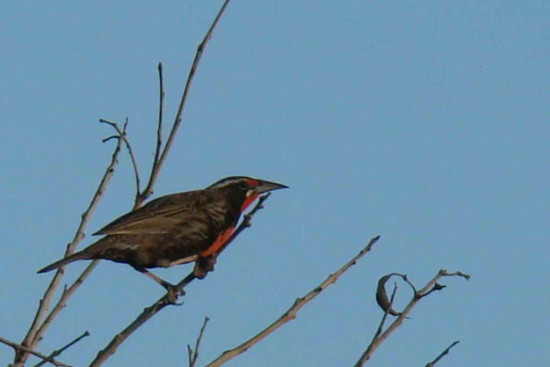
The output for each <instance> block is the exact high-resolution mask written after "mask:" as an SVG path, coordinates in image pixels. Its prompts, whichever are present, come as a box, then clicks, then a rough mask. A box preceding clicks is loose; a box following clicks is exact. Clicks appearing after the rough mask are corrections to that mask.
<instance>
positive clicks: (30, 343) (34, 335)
mask: <svg viewBox="0 0 550 367" xmlns="http://www.w3.org/2000/svg"><path fill="white" fill-rule="evenodd" d="M121 145H122V140H121V139H118V141H117V145H116V147H115V150H114V151H113V154H112V156H111V162H110V163H109V164H108V166H107V168H106V170H105V173H104V174H103V177H102V178H101V180H100V182H99V184H98V187H97V189H96V192H95V193H94V196H93V197H92V200H91V202H90V204H89V205H88V208H87V209H86V210H85V211H84V213H82V216H81V220H80V224H79V225H78V228H77V230H76V233H75V235H74V237H73V240H72V241H71V242H70V243H69V244H68V245H67V249H66V251H65V257H67V256H69V255H71V254H73V253H74V251H75V249H76V246H77V245H78V244H79V243H80V241H82V239H83V238H84V230H85V228H86V226H87V225H88V222H89V220H90V218H91V217H92V214H93V213H94V211H95V208H96V207H97V205H98V203H99V201H100V200H101V198H102V197H103V193H104V192H105V189H106V188H107V185H108V184H109V181H110V180H111V177H112V176H113V173H114V170H115V166H116V165H117V163H118V155H119V154H120V148H121ZM63 273H64V267H61V268H59V269H58V270H57V272H56V273H55V275H54V277H53V279H52V280H51V282H50V284H49V285H48V287H47V288H46V291H45V292H44V295H43V296H42V298H41V299H40V302H39V306H38V309H37V310H36V314H35V316H34V319H33V322H32V323H31V326H30V327H29V330H28V331H27V335H25V338H24V339H23V341H22V342H21V345H23V346H26V347H29V349H31V350H32V349H34V348H35V347H36V345H37V344H38V342H39V341H40V339H41V338H42V335H43V333H44V332H45V330H46V329H47V327H48V325H49V323H50V322H51V318H49V320H48V323H46V322H43V321H42V320H43V318H44V316H45V314H46V312H47V311H48V309H49V306H50V302H51V300H52V298H53V296H54V294H55V291H56V290H57V287H58V286H59V284H60V282H61V279H62V277H63ZM20 350H21V351H22V352H16V353H15V357H14V364H15V365H16V366H17V365H21V366H22V365H23V364H25V361H26V360H27V358H28V356H29V354H28V353H27V352H26V351H25V350H23V349H20Z"/></svg>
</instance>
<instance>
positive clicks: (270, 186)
mask: <svg viewBox="0 0 550 367" xmlns="http://www.w3.org/2000/svg"><path fill="white" fill-rule="evenodd" d="M279 189H288V186H286V185H283V184H279V183H275V182H269V181H263V180H262V181H260V184H259V185H258V186H256V187H255V188H254V191H256V192H257V193H258V194H263V193H264V192H268V191H273V190H279Z"/></svg>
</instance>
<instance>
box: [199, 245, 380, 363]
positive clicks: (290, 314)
mask: <svg viewBox="0 0 550 367" xmlns="http://www.w3.org/2000/svg"><path fill="white" fill-rule="evenodd" d="M379 238H380V236H376V237H374V238H373V239H371V240H370V241H369V243H368V244H367V245H366V246H365V247H364V248H363V249H362V250H361V251H360V252H359V253H358V254H357V255H355V256H354V257H353V258H352V259H351V260H349V261H348V262H347V263H345V264H344V265H343V266H342V267H341V268H340V269H338V270H337V271H336V272H335V273H333V274H330V275H329V276H328V278H326V279H325V280H324V281H323V282H321V284H319V285H318V286H317V287H315V288H313V289H312V290H311V291H310V292H309V293H307V294H306V295H305V296H303V297H301V298H298V299H296V301H294V304H293V305H292V306H291V307H290V308H289V309H288V310H286V311H285V312H284V313H283V314H282V315H281V316H280V317H279V318H278V319H277V320H276V321H274V322H273V323H272V324H271V325H269V326H268V327H266V328H265V329H263V330H262V331H260V332H259V333H258V334H256V335H255V336H253V337H252V338H250V339H248V340H247V341H245V342H244V343H242V344H240V345H238V346H236V347H235V348H232V349H230V350H226V351H225V352H223V353H222V354H221V355H220V356H219V357H218V358H216V359H215V360H213V361H212V362H210V363H209V364H207V365H206V367H217V366H221V365H222V364H224V363H225V362H227V361H229V360H230V359H233V358H235V357H236V356H238V355H239V354H242V353H244V352H246V351H247V350H248V349H250V348H251V347H252V346H254V345H255V344H257V343H258V342H260V341H261V340H262V339H264V338H265V337H266V336H268V335H269V334H271V333H272V332H274V331H275V330H277V329H278V328H280V327H281V326H283V325H284V324H286V323H287V322H289V321H291V320H294V319H295V318H296V314H297V313H298V311H299V310H300V309H301V308H302V307H304V306H305V305H306V304H307V303H309V302H310V301H311V300H313V299H314V298H315V297H317V296H318V295H319V294H320V293H321V292H323V291H324V290H325V289H326V288H327V287H328V286H330V285H331V284H334V283H335V282H336V281H337V280H338V278H340V276H341V275H342V274H344V273H345V272H346V271H347V270H348V269H349V268H350V267H351V266H353V265H355V263H356V262H357V261H358V260H359V259H360V258H362V257H363V256H364V255H365V254H367V253H368V252H369V251H370V250H371V249H372V247H373V246H374V244H375V243H376V241H378V239H379Z"/></svg>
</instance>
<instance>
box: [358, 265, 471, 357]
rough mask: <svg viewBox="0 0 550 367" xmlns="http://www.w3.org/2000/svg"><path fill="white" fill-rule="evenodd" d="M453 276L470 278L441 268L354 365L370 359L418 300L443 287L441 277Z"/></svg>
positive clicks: (459, 272) (464, 274)
mask: <svg viewBox="0 0 550 367" xmlns="http://www.w3.org/2000/svg"><path fill="white" fill-rule="evenodd" d="M452 276H459V277H462V278H465V279H466V280H468V279H470V275H468V274H466V273H463V272H461V271H457V272H454V273H449V272H447V270H444V269H441V270H439V271H438V272H437V274H436V275H435V276H434V277H433V278H432V279H431V280H430V281H429V282H428V283H426V285H425V286H424V287H423V288H422V289H421V290H419V291H417V292H415V293H414V296H413V297H412V299H411V300H410V301H409V303H408V304H407V306H406V307H405V309H404V310H403V312H401V314H400V315H399V316H398V317H397V318H396V319H395V320H394V321H393V322H392V323H391V324H390V326H388V328H387V329H386V330H385V331H384V332H382V333H380V334H379V335H378V336H377V337H375V338H374V339H373V340H372V342H371V343H370V344H369V345H368V346H367V348H366V349H365V351H364V352H363V354H362V355H361V357H360V358H359V360H358V361H357V363H355V365H354V366H355V367H361V366H363V365H364V364H365V363H366V362H367V361H368V360H369V359H370V357H371V356H372V354H373V353H374V351H375V350H376V348H378V347H379V346H380V345H381V344H382V343H383V342H384V341H385V340H386V339H387V338H388V337H389V336H390V335H391V333H393V332H394V331H395V330H396V329H397V328H398V327H399V326H400V325H401V324H402V323H403V321H405V319H406V318H407V315H408V314H409V313H410V312H411V310H412V309H413V308H414V306H415V305H416V304H417V303H418V301H420V300H421V299H422V298H424V297H425V296H427V295H428V294H430V293H431V292H433V291H434V290H440V289H442V288H441V285H439V286H438V283H437V281H438V280H439V279H440V278H442V277H452Z"/></svg>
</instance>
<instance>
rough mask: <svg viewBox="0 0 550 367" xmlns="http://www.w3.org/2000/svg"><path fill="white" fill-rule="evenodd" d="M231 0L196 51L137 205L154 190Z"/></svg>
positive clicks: (226, 3) (225, 3) (221, 10)
mask: <svg viewBox="0 0 550 367" xmlns="http://www.w3.org/2000/svg"><path fill="white" fill-rule="evenodd" d="M229 2H230V0H225V2H224V3H223V5H222V6H221V8H220V10H219V11H218V14H217V15H216V17H215V18H214V21H213V22H212V24H211V25H210V28H209V29H208V31H207V32H206V35H205V36H204V38H203V40H202V42H201V43H200V44H199V46H198V47H197V52H196V53H195V59H194V60H193V64H192V65H191V68H190V69H189V74H188V76H187V80H186V81H185V87H184V89H183V94H182V97H181V100H180V104H179V107H178V111H177V113H176V117H175V118H174V124H173V125H172V129H171V130H170V134H169V135H168V140H167V141H166V145H165V146H164V149H163V150H162V153H161V155H160V158H159V159H158V161H157V164H156V166H154V167H153V169H152V170H151V176H150V177H149V183H148V184H147V186H146V187H145V189H144V190H143V192H142V193H141V195H140V197H139V198H138V199H136V205H138V206H139V205H140V204H141V203H143V201H145V200H146V199H147V198H148V197H149V196H150V195H151V194H152V192H153V185H154V183H155V181H156V179H157V177H158V174H159V172H160V169H161V168H162V165H163V164H164V161H165V160H166V157H167V155H168V152H169V151H170V148H171V147H172V143H173V142H174V138H175V137H176V134H177V132H178V128H179V126H180V124H181V121H182V116H183V110H184V107H185V102H186V101H187V95H188V94H189V90H190V88H191V84H192V82H193V78H194V77H195V72H196V70H197V67H198V66H199V63H200V60H201V58H202V54H203V52H204V50H205V48H206V45H207V43H208V41H209V40H210V38H211V37H212V33H213V32H214V29H215V28H216V26H217V25H218V22H219V20H220V19H221V17H222V15H223V13H224V11H225V8H226V7H227V5H228V4H229Z"/></svg>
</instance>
